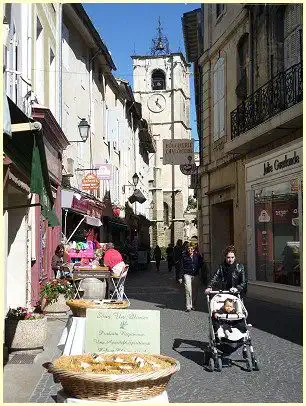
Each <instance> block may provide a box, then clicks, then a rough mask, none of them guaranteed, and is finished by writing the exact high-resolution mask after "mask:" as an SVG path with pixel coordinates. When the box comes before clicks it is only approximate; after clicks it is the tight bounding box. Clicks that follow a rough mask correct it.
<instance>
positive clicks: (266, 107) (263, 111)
mask: <svg viewBox="0 0 306 406" xmlns="http://www.w3.org/2000/svg"><path fill="white" fill-rule="evenodd" d="M302 99H303V67H302V63H298V64H296V65H293V66H291V67H290V68H289V69H287V70H285V71H283V72H280V73H278V74H277V75H276V76H275V77H274V78H273V79H271V80H270V81H269V82H267V83H266V84H265V85H263V86H262V87H260V88H259V89H257V90H256V91H255V92H254V93H253V94H251V95H250V96H249V97H248V98H247V99H246V100H245V101H244V102H243V103H241V104H240V105H239V106H238V107H237V108H236V109H235V110H234V111H232V112H231V138H232V139H234V138H236V137H239V136H240V135H241V134H243V133H245V132H246V131H248V130H250V129H251V128H254V127H256V126H257V125H259V124H261V123H263V122H264V121H266V120H268V119H270V118H271V117H273V116H275V115H276V114H278V113H280V112H281V111H284V110H286V109H288V108H289V107H292V106H294V105H295V104H297V103H299V102H301V101H302Z"/></svg>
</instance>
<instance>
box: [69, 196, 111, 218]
mask: <svg viewBox="0 0 306 406" xmlns="http://www.w3.org/2000/svg"><path fill="white" fill-rule="evenodd" d="M71 208H72V209H76V210H78V211H80V212H82V213H84V214H87V215H88V216H93V217H97V218H101V217H102V216H103V208H102V207H99V206H98V205H97V204H95V203H94V202H93V201H92V200H89V199H87V198H86V197H83V196H82V197H81V198H80V199H78V198H77V197H76V196H73V200H72V205H71Z"/></svg>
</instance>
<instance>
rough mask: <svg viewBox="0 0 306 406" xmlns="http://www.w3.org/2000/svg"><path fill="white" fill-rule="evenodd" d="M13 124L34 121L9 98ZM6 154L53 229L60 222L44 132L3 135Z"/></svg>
mask: <svg viewBox="0 0 306 406" xmlns="http://www.w3.org/2000/svg"><path fill="white" fill-rule="evenodd" d="M8 102H9V108H10V115H11V122H12V124H17V123H25V122H29V121H30V122H32V121H33V120H32V119H30V118H28V117H27V116H26V115H25V114H24V113H23V112H22V111H21V110H20V109H19V108H18V107H17V106H16V104H15V103H13V102H12V100H10V98H8ZM3 150H4V153H5V154H6V155H7V156H8V157H9V158H10V159H11V160H12V161H13V162H14V164H15V165H16V166H17V167H18V168H19V169H20V170H21V171H22V172H23V173H24V174H25V175H26V176H27V177H28V178H29V179H30V190H31V193H37V194H38V195H39V203H40V205H41V212H42V215H43V216H44V217H45V218H46V220H48V224H49V226H50V227H55V226H59V225H60V224H61V223H60V221H59V219H58V217H57V216H56V213H55V210H54V208H53V204H54V201H53V196H52V190H51V184H50V178H49V171H48V166H47V159H46V152H45V146H44V141H43V134H42V132H34V131H24V132H18V133H12V137H9V136H8V135H7V134H5V133H4V134H3Z"/></svg>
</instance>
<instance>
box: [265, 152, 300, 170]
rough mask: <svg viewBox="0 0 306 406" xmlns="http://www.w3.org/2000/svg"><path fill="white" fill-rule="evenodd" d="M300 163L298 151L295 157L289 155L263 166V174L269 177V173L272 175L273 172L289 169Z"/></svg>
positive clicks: (294, 154)
mask: <svg viewBox="0 0 306 406" xmlns="http://www.w3.org/2000/svg"><path fill="white" fill-rule="evenodd" d="M298 163H300V157H299V155H298V154H297V152H296V151H294V153H293V155H292V156H290V155H287V154H285V156H284V157H283V158H280V159H274V161H272V162H270V161H267V162H265V163H264V165H263V174H264V175H267V173H271V172H273V171H278V170H280V169H284V168H287V167H288V166H292V165H295V164H298Z"/></svg>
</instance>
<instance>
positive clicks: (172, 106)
mask: <svg viewBox="0 0 306 406" xmlns="http://www.w3.org/2000/svg"><path fill="white" fill-rule="evenodd" d="M171 140H174V56H173V55H171ZM171 169H172V170H171V178H172V181H171V185H172V193H171V199H172V202H171V206H172V207H171V209H172V228H171V243H172V244H173V246H174V245H175V241H174V238H175V233H174V225H175V221H174V220H175V173H174V170H175V168H174V165H173V164H172V165H171Z"/></svg>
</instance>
